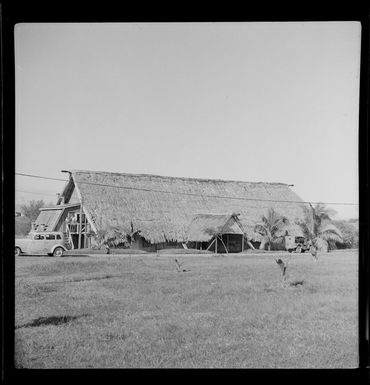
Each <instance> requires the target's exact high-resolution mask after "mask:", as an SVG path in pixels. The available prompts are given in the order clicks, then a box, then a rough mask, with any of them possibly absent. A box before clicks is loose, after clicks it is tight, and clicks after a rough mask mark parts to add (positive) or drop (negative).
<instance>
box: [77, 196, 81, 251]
mask: <svg viewBox="0 0 370 385" xmlns="http://www.w3.org/2000/svg"><path fill="white" fill-rule="evenodd" d="M81 229H82V203H81V205H80V230H79V232H78V248H79V249H81Z"/></svg>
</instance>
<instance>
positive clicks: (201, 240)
mask: <svg viewBox="0 0 370 385" xmlns="http://www.w3.org/2000/svg"><path fill="white" fill-rule="evenodd" d="M245 239H246V235H245V231H244V229H243V226H242V224H241V222H240V221H239V218H238V214H231V215H216V214H199V215H196V216H194V218H193V220H192V221H191V223H190V225H189V228H188V231H187V241H188V244H189V245H191V247H193V248H200V249H203V248H206V249H207V250H211V251H214V252H215V253H218V252H220V253H225V252H226V253H229V252H241V251H243V250H244V242H245Z"/></svg>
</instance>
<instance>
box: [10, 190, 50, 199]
mask: <svg viewBox="0 0 370 385" xmlns="http://www.w3.org/2000/svg"><path fill="white" fill-rule="evenodd" d="M15 191H17V192H21V193H25V194H34V195H48V196H51V197H54V198H56V196H57V194H49V193H42V192H37V191H24V190H17V189H16V190H15Z"/></svg>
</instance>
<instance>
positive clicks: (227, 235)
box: [226, 234, 229, 250]
mask: <svg viewBox="0 0 370 385" xmlns="http://www.w3.org/2000/svg"><path fill="white" fill-rule="evenodd" d="M226 246H227V250H229V234H226Z"/></svg>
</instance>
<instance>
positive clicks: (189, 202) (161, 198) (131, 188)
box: [43, 170, 305, 244]
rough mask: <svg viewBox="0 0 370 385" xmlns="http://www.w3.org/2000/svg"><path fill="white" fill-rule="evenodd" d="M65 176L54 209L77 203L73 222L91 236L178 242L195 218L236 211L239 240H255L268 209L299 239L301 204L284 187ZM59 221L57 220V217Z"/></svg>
mask: <svg viewBox="0 0 370 385" xmlns="http://www.w3.org/2000/svg"><path fill="white" fill-rule="evenodd" d="M68 173H69V176H70V177H69V181H68V182H67V184H66V186H65V188H64V190H63V191H62V193H61V194H60V198H59V199H58V202H57V206H59V207H60V208H63V207H68V208H69V209H70V208H71V207H75V206H73V205H74V204H81V206H80V207H79V209H77V210H76V212H78V211H79V210H80V211H79V212H80V213H81V214H82V215H81V217H79V218H77V222H79V221H83V223H84V224H86V226H87V227H89V228H91V230H92V231H94V232H97V231H98V230H101V229H106V228H108V227H112V226H115V227H117V228H120V229H122V230H123V231H125V232H127V233H132V232H133V231H140V235H141V236H142V237H143V238H144V239H145V241H146V242H149V243H151V244H158V243H164V242H179V243H182V242H187V241H192V240H191V239H189V226H190V224H191V223H192V221H193V220H194V218H196V216H199V215H200V214H203V215H226V216H230V215H232V214H234V213H236V214H238V219H239V221H240V224H241V226H242V228H243V229H244V231H245V236H246V237H247V238H248V239H249V240H258V235H257V234H256V233H254V226H255V224H256V223H258V222H260V220H261V217H262V215H264V214H266V212H267V210H268V209H269V208H273V209H274V210H275V211H277V212H279V213H281V214H284V215H285V216H286V217H288V219H289V220H290V222H291V223H292V225H291V226H290V228H289V232H290V233H291V234H293V235H295V234H297V235H300V229H299V227H298V226H296V225H294V223H295V221H296V220H297V219H302V218H303V215H304V206H305V204H304V203H303V201H302V200H301V198H300V197H299V196H298V195H297V194H295V193H294V192H293V191H292V190H291V188H290V187H289V186H288V185H287V184H283V183H262V182H258V183H256V182H241V181H226V180H212V179H195V178H179V177H166V176H158V175H144V174H121V173H111V172H100V171H82V170H70V171H68ZM43 215H44V216H46V213H45V210H44V212H43ZM59 218H63V215H62V214H61V213H59ZM204 218H205V217H203V219H202V220H204ZM213 219H215V217H213ZM203 225H204V224H203ZM87 227H85V228H87Z"/></svg>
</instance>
